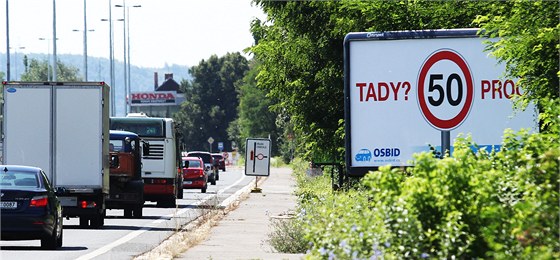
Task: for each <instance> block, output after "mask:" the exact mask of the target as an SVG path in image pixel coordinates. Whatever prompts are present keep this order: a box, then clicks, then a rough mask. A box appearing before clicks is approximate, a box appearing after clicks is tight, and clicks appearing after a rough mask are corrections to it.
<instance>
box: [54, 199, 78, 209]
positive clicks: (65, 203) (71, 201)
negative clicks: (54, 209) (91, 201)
mask: <svg viewBox="0 0 560 260" xmlns="http://www.w3.org/2000/svg"><path fill="white" fill-rule="evenodd" d="M58 200H59V201H60V205H61V206H63V207H64V206H69V207H76V206H78V197H58Z"/></svg>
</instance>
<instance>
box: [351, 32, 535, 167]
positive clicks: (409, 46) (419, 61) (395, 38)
mask: <svg viewBox="0 0 560 260" xmlns="http://www.w3.org/2000/svg"><path fill="white" fill-rule="evenodd" d="M477 31H478V29H453V30H425V31H398V32H356V33H349V34H347V35H346V37H345V39H344V100H345V104H344V108H345V116H344V117H345V141H346V165H347V167H348V173H349V175H350V176H363V175H364V174H365V173H367V172H368V171H370V170H375V169H377V167H379V166H384V165H392V166H413V165H414V162H413V159H414V158H413V154H415V153H419V152H431V151H432V150H431V149H432V148H435V149H436V150H437V151H439V152H442V151H443V152H444V151H450V152H451V151H452V150H453V147H452V146H451V145H450V144H451V143H452V140H453V139H455V138H456V137H457V136H459V135H463V136H466V135H468V134H470V135H471V136H472V139H473V141H474V143H476V144H477V145H478V146H479V147H483V148H486V149H488V150H490V149H499V148H500V147H501V142H502V135H503V132H504V130H505V129H506V128H511V129H513V130H515V131H517V130H520V129H521V128H529V129H530V130H531V131H537V129H538V125H537V120H536V118H537V112H536V109H535V106H534V105H533V104H530V105H529V106H528V107H527V108H526V109H525V111H514V110H513V102H512V98H513V97H514V96H515V95H520V94H523V93H522V92H521V90H520V88H519V87H518V86H517V85H516V81H517V79H511V78H504V72H505V64H503V63H500V62H498V61H497V60H496V59H495V58H494V57H493V56H491V55H489V54H488V52H486V51H485V47H486V45H485V43H484V41H488V40H489V41H495V40H497V39H488V38H481V37H479V36H478V35H477Z"/></svg>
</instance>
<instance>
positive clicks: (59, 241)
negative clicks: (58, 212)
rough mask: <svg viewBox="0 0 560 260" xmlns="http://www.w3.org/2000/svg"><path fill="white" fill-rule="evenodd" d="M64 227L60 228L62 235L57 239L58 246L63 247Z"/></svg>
mask: <svg viewBox="0 0 560 260" xmlns="http://www.w3.org/2000/svg"><path fill="white" fill-rule="evenodd" d="M63 233H64V229H60V236H59V237H58V238H57V239H56V247H62V234H63Z"/></svg>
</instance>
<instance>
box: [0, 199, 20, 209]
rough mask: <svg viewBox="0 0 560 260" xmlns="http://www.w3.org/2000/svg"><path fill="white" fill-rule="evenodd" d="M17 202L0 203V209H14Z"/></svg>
mask: <svg viewBox="0 0 560 260" xmlns="http://www.w3.org/2000/svg"><path fill="white" fill-rule="evenodd" d="M15 208H17V202H15V201H0V209H15Z"/></svg>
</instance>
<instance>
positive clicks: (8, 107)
mask: <svg viewBox="0 0 560 260" xmlns="http://www.w3.org/2000/svg"><path fill="white" fill-rule="evenodd" d="M109 92H110V87H109V86H108V85H107V84H105V83H103V82H2V101H3V102H2V135H1V138H2V163H3V164H19V165H29V166H37V167H40V168H42V169H43V170H44V171H45V172H46V173H47V176H48V177H49V178H50V180H51V182H52V183H53V185H54V186H55V188H56V189H57V192H58V194H57V195H58V197H59V199H60V200H61V204H62V206H63V214H64V216H66V217H67V218H69V217H79V218H80V226H81V227H87V226H90V227H92V228H100V227H102V226H103V224H104V218H105V199H106V198H107V196H108V194H109Z"/></svg>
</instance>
